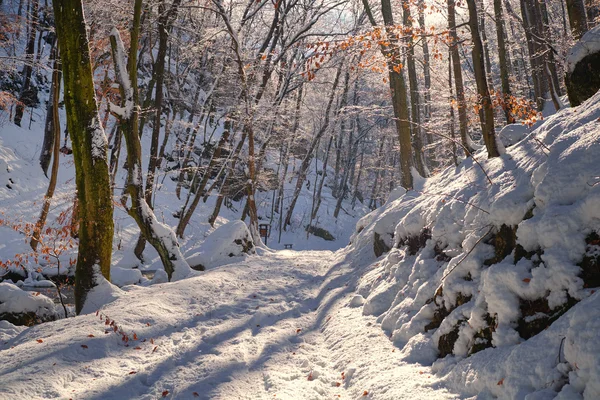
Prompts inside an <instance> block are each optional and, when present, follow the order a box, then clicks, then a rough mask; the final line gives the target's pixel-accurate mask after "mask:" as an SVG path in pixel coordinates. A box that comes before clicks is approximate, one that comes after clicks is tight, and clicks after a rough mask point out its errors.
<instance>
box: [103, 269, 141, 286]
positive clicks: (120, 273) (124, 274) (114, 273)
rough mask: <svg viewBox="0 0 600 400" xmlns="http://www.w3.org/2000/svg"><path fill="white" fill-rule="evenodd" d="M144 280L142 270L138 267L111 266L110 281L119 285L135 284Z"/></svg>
mask: <svg viewBox="0 0 600 400" xmlns="http://www.w3.org/2000/svg"><path fill="white" fill-rule="evenodd" d="M141 280H142V272H141V271H140V270H139V269H137V268H121V267H114V266H113V267H111V269H110V281H111V282H112V283H113V284H114V285H117V286H126V285H135V284H137V283H140V281H141Z"/></svg>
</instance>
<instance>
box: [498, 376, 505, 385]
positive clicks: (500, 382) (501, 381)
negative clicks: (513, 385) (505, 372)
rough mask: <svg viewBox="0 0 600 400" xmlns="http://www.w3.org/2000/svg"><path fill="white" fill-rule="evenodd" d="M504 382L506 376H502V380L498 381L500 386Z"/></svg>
mask: <svg viewBox="0 0 600 400" xmlns="http://www.w3.org/2000/svg"><path fill="white" fill-rule="evenodd" d="M502 384H504V378H502V379H500V380H499V381H498V386H500V385H502Z"/></svg>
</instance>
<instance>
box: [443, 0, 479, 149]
mask: <svg viewBox="0 0 600 400" xmlns="http://www.w3.org/2000/svg"><path fill="white" fill-rule="evenodd" d="M455 10H456V6H455V3H454V0H448V29H449V31H450V40H451V45H450V52H451V54H452V69H453V70H454V86H455V87H456V102H457V108H458V122H459V126H460V141H461V143H462V145H463V148H464V149H465V153H466V154H465V156H467V157H470V156H471V154H472V153H473V147H472V146H471V140H470V138H469V132H468V123H469V121H468V119H467V101H466V100H465V89H464V86H463V77H462V66H461V63H460V54H459V52H458V43H459V41H458V34H457V32H456V11H455Z"/></svg>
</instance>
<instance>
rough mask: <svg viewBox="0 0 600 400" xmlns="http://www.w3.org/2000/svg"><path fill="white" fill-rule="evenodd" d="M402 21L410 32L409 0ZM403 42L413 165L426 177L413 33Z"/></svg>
mask: <svg viewBox="0 0 600 400" xmlns="http://www.w3.org/2000/svg"><path fill="white" fill-rule="evenodd" d="M402 23H403V26H404V28H407V27H408V28H410V31H411V32H412V28H413V26H412V17H411V15H410V2H409V1H408V0H403V1H402ZM405 42H406V46H407V51H406V64H407V67H408V83H409V85H410V109H411V120H410V122H411V131H412V137H413V140H412V142H413V145H414V150H415V151H414V155H415V167H416V168H417V171H418V172H419V174H420V175H421V176H423V177H427V171H426V170H425V162H424V160H423V158H424V156H425V154H423V138H422V136H421V99H420V98H419V83H418V79H417V67H416V64H415V46H414V41H413V35H412V34H408V35H406V38H405Z"/></svg>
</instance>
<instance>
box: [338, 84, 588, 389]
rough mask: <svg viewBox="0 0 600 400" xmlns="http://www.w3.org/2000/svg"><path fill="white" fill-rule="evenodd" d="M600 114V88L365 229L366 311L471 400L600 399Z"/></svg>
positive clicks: (393, 205) (355, 243)
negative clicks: (473, 398) (481, 398)
mask: <svg viewBox="0 0 600 400" xmlns="http://www.w3.org/2000/svg"><path fill="white" fill-rule="evenodd" d="M599 118H600V94H597V95H596V96H594V97H593V98H591V99H589V100H588V101H586V102H585V103H584V104H582V105H581V106H580V107H577V108H569V109H563V110H561V111H560V112H558V113H557V114H555V115H553V116H551V117H549V118H547V120H545V121H544V122H543V123H542V124H540V125H539V126H538V127H537V128H536V129H535V130H534V131H533V132H532V133H531V134H529V135H527V136H526V137H525V138H524V139H523V140H521V141H519V142H518V143H515V144H514V145H512V146H511V147H508V148H507V151H506V153H505V154H503V155H502V156H501V157H498V158H494V159H491V160H485V156H484V154H483V153H479V154H477V158H478V159H479V162H480V163H481V166H479V165H478V164H476V163H475V162H473V161H472V160H470V159H467V160H465V161H463V162H462V163H461V164H460V165H459V166H457V167H450V168H448V169H446V170H445V171H444V172H442V173H441V174H439V175H437V176H435V177H433V178H431V179H428V180H425V181H422V182H420V183H419V184H418V185H417V187H416V188H415V190H412V191H409V192H407V193H404V192H403V191H400V192H398V193H396V194H395V196H394V197H393V198H391V199H390V201H388V202H387V203H386V204H385V205H384V206H383V207H381V208H380V209H378V210H375V211H374V212H372V213H370V214H368V215H367V216H365V217H364V218H363V219H361V220H360V221H359V223H358V224H357V233H355V235H354V236H353V238H352V244H351V246H350V247H349V248H348V249H347V250H345V251H346V252H347V254H349V255H351V258H352V259H353V260H354V263H355V265H365V264H370V267H369V269H368V272H367V273H365V275H364V276H363V278H362V279H361V282H360V284H359V286H358V288H357V292H358V294H360V295H362V296H363V297H364V298H365V302H364V305H363V308H362V310H363V314H365V315H373V316H376V317H377V321H378V322H379V323H381V327H382V329H384V330H385V331H386V333H388V334H389V335H391V338H392V340H393V342H394V343H395V344H396V345H398V346H399V347H401V348H403V350H402V352H403V354H404V355H405V357H406V360H407V361H412V362H420V363H424V364H431V363H434V364H433V369H434V370H435V371H437V373H438V375H440V376H442V377H444V380H445V382H446V384H448V385H449V386H450V387H451V388H454V389H455V390H457V391H465V390H466V392H467V393H470V394H472V395H474V394H479V393H488V394H491V395H493V396H499V397H502V398H524V397H525V396H526V395H527V394H530V393H536V395H535V396H532V397H528V398H536V399H538V398H551V397H553V396H555V395H556V394H557V392H560V395H559V396H562V397H561V398H580V397H581V396H583V397H584V398H588V399H592V398H600V340H599V339H600V336H599V333H598V332H600V330H599V324H600V322H599V318H598V317H599V316H600V314H599V313H600V311H599V310H600V294H598V293H596V292H595V291H596V289H594V288H595V287H598V286H600V267H599V262H600V259H599V258H598V254H599V252H600V237H599V236H598V232H600V184H599V183H600V163H598V156H599V155H600V140H599V139H600V125H599V122H598V121H599ZM374 253H377V255H378V256H379V255H381V254H384V253H385V254H384V255H383V256H381V257H380V258H378V259H377V260H375V255H374ZM444 357H445V358H444Z"/></svg>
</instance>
